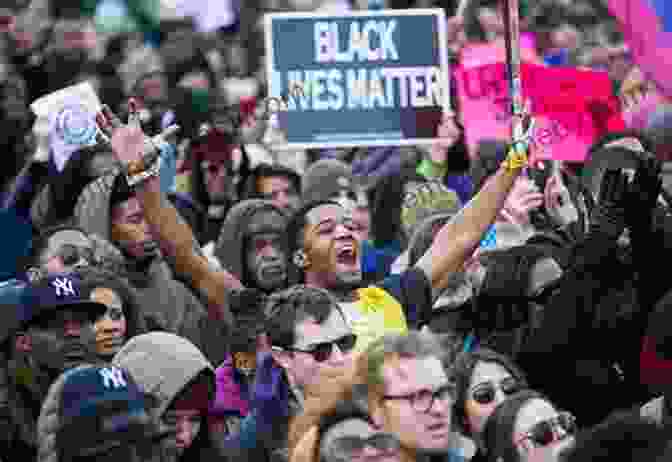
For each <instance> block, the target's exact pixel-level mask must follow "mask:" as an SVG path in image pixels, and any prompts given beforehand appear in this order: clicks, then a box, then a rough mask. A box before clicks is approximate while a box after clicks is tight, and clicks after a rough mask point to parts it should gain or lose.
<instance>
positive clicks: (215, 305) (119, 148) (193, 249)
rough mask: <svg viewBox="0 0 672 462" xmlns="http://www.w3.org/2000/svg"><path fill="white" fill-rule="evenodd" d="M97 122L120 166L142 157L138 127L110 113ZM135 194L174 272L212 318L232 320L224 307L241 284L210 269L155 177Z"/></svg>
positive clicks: (141, 135)
mask: <svg viewBox="0 0 672 462" xmlns="http://www.w3.org/2000/svg"><path fill="white" fill-rule="evenodd" d="M98 123H99V125H101V126H103V127H104V128H105V129H106V131H108V132H110V133H111V135H112V136H111V144H112V150H113V151H114V153H115V155H116V156H117V158H118V159H119V160H120V161H121V163H122V164H123V165H128V164H129V163H130V162H137V161H140V160H141V159H142V158H143V156H142V153H143V152H144V150H145V144H146V143H147V140H146V138H147V137H146V135H145V134H144V133H143V132H142V129H141V128H140V127H139V126H135V125H136V124H131V123H129V125H122V124H121V122H120V121H119V119H118V118H116V116H114V114H112V113H111V112H110V111H109V110H106V111H105V113H104V115H103V116H102V117H99V118H98ZM135 192H136V195H137V198H138V200H139V201H140V202H141V203H142V206H143V210H144V214H145V218H146V219H147V222H148V223H149V225H150V226H151V227H152V229H153V230H154V232H155V233H156V234H157V236H158V238H159V240H160V242H161V244H162V247H163V249H164V250H165V251H167V252H169V253H170V254H171V256H172V257H173V259H174V269H175V271H176V273H178V274H180V275H181V276H183V277H185V278H187V279H188V280H189V281H190V282H191V283H192V284H193V286H194V287H195V288H197V289H198V290H199V291H200V292H202V293H203V295H204V296H205V297H206V299H207V300H208V304H209V311H210V315H211V316H213V317H215V318H217V319H225V320H226V319H232V318H231V313H230V312H229V310H228V308H226V307H227V303H226V302H227V292H228V290H231V289H236V288H242V284H241V283H240V281H239V280H238V279H236V278H235V277H233V276H232V275H231V274H230V273H228V272H226V271H222V270H215V269H213V268H212V267H211V266H210V264H209V263H208V261H207V260H206V259H205V258H204V257H203V256H202V255H201V254H200V253H199V252H198V243H197V241H196V238H195V237H194V235H193V232H192V230H191V228H190V227H189V225H188V224H187V223H186V222H185V221H184V220H182V219H181V218H180V216H179V214H178V212H177V210H175V208H174V207H173V205H172V204H170V202H169V201H168V200H166V199H165V198H164V197H163V195H162V194H161V186H160V181H159V177H158V175H155V176H150V177H149V178H148V179H146V180H144V181H142V182H140V183H138V184H137V185H136V186H135Z"/></svg>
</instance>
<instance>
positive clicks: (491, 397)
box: [471, 379, 523, 404]
mask: <svg viewBox="0 0 672 462" xmlns="http://www.w3.org/2000/svg"><path fill="white" fill-rule="evenodd" d="M497 389H500V390H501V391H502V393H504V394H505V395H506V396H509V395H512V394H514V393H516V392H519V391H520V390H522V389H523V385H522V384H521V383H520V382H519V381H518V380H515V379H506V380H503V381H502V382H500V384H499V386H495V385H494V384H493V383H492V382H489V383H488V384H487V385H486V384H484V385H483V386H481V387H478V388H477V389H476V390H474V391H473V392H472V394H471V399H473V400H474V401H476V402H477V403H478V404H491V403H492V402H493V401H495V397H496V396H497Z"/></svg>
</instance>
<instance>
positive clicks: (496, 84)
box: [457, 64, 624, 162]
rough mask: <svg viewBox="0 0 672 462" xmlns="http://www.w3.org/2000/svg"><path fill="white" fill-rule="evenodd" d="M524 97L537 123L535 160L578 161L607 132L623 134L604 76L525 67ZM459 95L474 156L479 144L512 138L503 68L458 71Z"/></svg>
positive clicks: (616, 105) (618, 111)
mask: <svg viewBox="0 0 672 462" xmlns="http://www.w3.org/2000/svg"><path fill="white" fill-rule="evenodd" d="M522 74H523V95H524V97H525V98H526V99H529V100H530V101H531V103H532V107H531V111H532V114H533V115H534V116H535V118H536V121H537V123H536V127H535V130H534V133H533V152H534V155H535V157H536V158H538V159H554V160H564V161H571V162H581V161H583V160H584V159H585V156H586V153H587V151H588V147H589V146H590V145H591V144H592V143H593V142H595V141H596V140H597V139H598V138H599V137H601V136H602V135H604V134H605V133H606V132H608V131H613V130H623V129H624V123H623V119H622V116H621V112H620V106H619V103H618V100H617V99H616V97H615V96H614V95H613V94H612V85H611V82H610V80H609V77H608V75H607V74H606V73H603V72H595V71H583V70H578V69H573V68H546V67H542V66H537V65H533V64H523V66H522ZM457 80H458V95H459V98H460V103H461V108H462V111H463V116H464V119H465V120H467V121H468V123H466V124H465V136H466V140H467V145H468V146H469V149H470V153H471V155H472V156H474V155H476V149H477V146H478V142H479V141H481V140H483V139H501V140H504V141H506V140H509V139H510V99H509V94H508V84H507V80H506V68H505V65H504V64H490V65H486V66H479V67H475V68H471V69H464V68H462V69H459V71H458V78H457Z"/></svg>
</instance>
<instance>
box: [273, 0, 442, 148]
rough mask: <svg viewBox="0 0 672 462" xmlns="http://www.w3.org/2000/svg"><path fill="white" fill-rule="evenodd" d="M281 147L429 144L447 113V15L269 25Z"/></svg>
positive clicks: (386, 13) (277, 18) (299, 18)
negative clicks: (281, 135)
mask: <svg viewBox="0 0 672 462" xmlns="http://www.w3.org/2000/svg"><path fill="white" fill-rule="evenodd" d="M265 25H266V58H267V75H268V88H269V94H270V96H271V99H272V98H275V99H276V100H277V101H278V105H277V106H278V107H279V109H280V110H279V112H278V113H277V124H278V128H279V129H280V130H281V131H282V132H283V133H284V137H285V138H286V143H283V144H282V145H277V146H274V147H276V148H278V149H307V148H332V147H355V146H393V145H410V144H429V143H432V142H435V141H436V127H437V126H438V123H439V122H440V120H441V114H442V112H443V111H444V110H445V111H447V110H449V109H450V101H449V97H450V92H449V91H448V86H449V76H448V55H447V50H446V45H447V44H446V19H445V15H444V13H443V10H442V9H415V10H382V11H375V12H374V11H364V12H353V13H349V14H343V15H328V14H320V13H277V14H269V15H267V16H266V17H265Z"/></svg>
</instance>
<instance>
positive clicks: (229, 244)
mask: <svg viewBox="0 0 672 462" xmlns="http://www.w3.org/2000/svg"><path fill="white" fill-rule="evenodd" d="M268 212H274V213H276V214H277V215H279V216H280V217H284V216H285V215H284V213H283V212H282V211H281V210H280V209H279V208H277V207H276V206H275V205H273V204H272V203H271V202H268V201H263V200H259V199H250V200H246V201H242V202H240V203H238V204H236V206H234V207H233V208H232V209H231V210H230V211H229V213H228V214H227V217H226V220H225V221H224V224H223V225H222V231H221V232H220V234H219V239H218V241H217V247H216V248H215V256H216V257H217V259H218V260H219V262H220V263H221V265H222V267H223V268H224V269H226V270H227V271H228V272H229V273H231V274H232V275H233V276H235V277H236V278H237V279H238V280H239V281H240V282H241V283H242V284H243V286H245V287H254V283H253V281H251V280H249V277H248V275H247V272H246V269H245V247H246V246H245V243H246V238H247V237H248V225H249V223H250V221H251V220H252V218H254V216H255V215H256V214H258V213H268Z"/></svg>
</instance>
